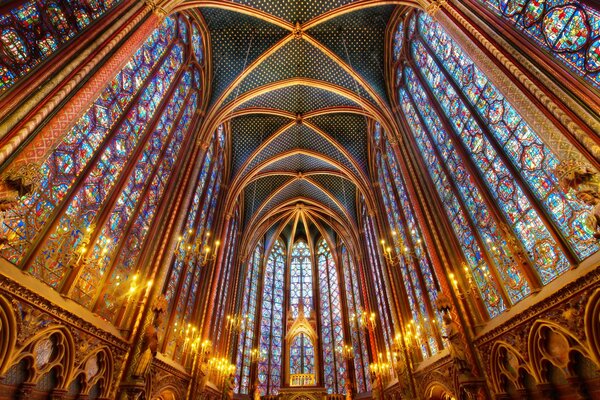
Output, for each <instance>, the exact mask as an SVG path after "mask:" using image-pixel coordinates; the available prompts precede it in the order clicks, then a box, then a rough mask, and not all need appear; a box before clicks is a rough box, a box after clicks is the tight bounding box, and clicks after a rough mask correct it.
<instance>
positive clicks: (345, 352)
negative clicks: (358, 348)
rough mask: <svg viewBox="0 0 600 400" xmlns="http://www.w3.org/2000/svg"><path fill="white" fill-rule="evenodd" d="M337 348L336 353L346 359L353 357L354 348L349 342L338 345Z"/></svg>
mask: <svg viewBox="0 0 600 400" xmlns="http://www.w3.org/2000/svg"><path fill="white" fill-rule="evenodd" d="M337 350H338V353H340V354H341V355H342V357H343V358H344V359H346V360H351V359H353V358H354V348H353V347H352V346H351V345H349V344H344V345H343V346H338V348H337Z"/></svg>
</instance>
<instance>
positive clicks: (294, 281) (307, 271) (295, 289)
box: [290, 240, 313, 318]
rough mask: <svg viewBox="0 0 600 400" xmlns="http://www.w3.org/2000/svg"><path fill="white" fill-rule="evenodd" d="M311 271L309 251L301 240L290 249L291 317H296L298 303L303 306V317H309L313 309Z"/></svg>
mask: <svg viewBox="0 0 600 400" xmlns="http://www.w3.org/2000/svg"><path fill="white" fill-rule="evenodd" d="M312 281H313V270H312V263H311V261H310V249H309V248H308V245H307V244H306V242H305V241H303V240H301V241H298V242H296V243H295V244H294V246H293V247H292V262H291V265H290V282H291V284H290V306H291V308H292V316H293V317H294V318H296V317H297V316H298V303H300V302H302V303H303V304H304V315H310V313H311V310H312V309H313V287H312Z"/></svg>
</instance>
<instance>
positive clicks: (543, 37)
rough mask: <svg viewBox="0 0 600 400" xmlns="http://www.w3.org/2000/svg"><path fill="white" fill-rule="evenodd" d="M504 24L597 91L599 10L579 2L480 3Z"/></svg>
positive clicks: (515, 0)
mask: <svg viewBox="0 0 600 400" xmlns="http://www.w3.org/2000/svg"><path fill="white" fill-rule="evenodd" d="M479 2H480V3H482V4H484V5H485V6H486V7H487V8H488V9H490V10H492V11H493V12H494V13H495V14H496V15H497V16H498V17H500V18H502V19H503V20H504V21H505V22H507V25H508V24H510V26H512V27H513V28H514V29H515V30H516V31H518V32H519V33H521V34H522V35H524V36H525V37H526V38H528V39H529V40H530V41H531V42H532V43H533V45H534V46H536V47H537V48H540V49H543V50H544V51H545V52H546V53H547V54H550V55H551V56H552V57H554V58H555V59H556V60H557V61H558V62H559V63H561V64H563V65H565V66H566V67H567V69H570V70H571V71H572V72H574V73H575V74H576V75H578V76H581V77H583V78H584V79H585V80H586V81H587V82H589V83H591V84H592V85H594V86H595V87H596V88H600V11H599V10H598V9H597V8H592V7H591V6H590V5H589V4H586V3H585V2H583V1H580V0H530V1H523V0H479Z"/></svg>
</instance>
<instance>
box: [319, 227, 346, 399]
mask: <svg viewBox="0 0 600 400" xmlns="http://www.w3.org/2000/svg"><path fill="white" fill-rule="evenodd" d="M317 266H318V274H319V295H320V300H321V301H320V306H321V311H320V314H321V343H322V346H323V371H324V377H325V382H324V383H325V388H326V389H327V391H328V392H329V393H345V391H346V388H345V384H346V378H345V374H346V365H345V363H344V358H343V356H342V353H341V352H340V350H341V346H343V344H344V332H343V329H344V328H343V323H342V309H341V306H342V305H341V302H342V300H341V298H340V287H339V283H338V273H337V269H336V265H335V261H334V259H333V255H332V254H331V250H330V249H329V246H328V245H327V242H326V241H325V240H323V239H321V241H320V242H319V244H318V246H317Z"/></svg>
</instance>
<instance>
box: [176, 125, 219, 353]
mask: <svg viewBox="0 0 600 400" xmlns="http://www.w3.org/2000/svg"><path fill="white" fill-rule="evenodd" d="M223 135H224V132H223V127H222V126H220V127H219V128H218V129H217V130H216V131H215V133H214V134H213V137H212V139H211V142H210V145H209V148H208V149H207V151H206V154H205V155H204V159H203V162H202V166H201V168H200V171H199V174H198V177H197V180H196V185H195V190H194V196H193V198H192V201H191V204H190V206H189V208H188V212H187V213H186V215H187V220H186V222H185V224H184V225H183V227H182V231H181V234H180V235H179V237H178V238H177V246H176V249H175V255H174V257H173V260H172V262H171V269H170V272H169V276H168V278H167V281H166V284H165V289H164V290H165V297H166V298H167V300H168V301H169V316H170V318H169V321H167V319H165V324H168V325H165V326H174V327H175V328H174V329H173V330H172V331H171V332H168V335H166V338H165V343H166V345H165V353H167V354H168V355H169V356H171V357H173V358H174V359H180V357H181V355H182V350H183V346H182V344H183V343H184V342H185V339H186V336H187V332H186V331H185V330H184V329H183V327H186V326H188V324H190V323H191V322H190V321H191V320H192V312H193V311H194V309H195V307H194V305H195V302H196V298H197V296H198V288H199V285H200V282H201V278H202V272H203V271H204V268H203V264H204V263H205V262H206V261H205V260H206V259H207V257H208V254H209V253H208V252H207V251H206V249H207V248H208V249H214V248H215V246H216V242H215V241H214V240H213V239H214V238H213V237H212V235H211V228H212V221H213V215H214V212H215V209H216V207H215V205H216V203H215V202H216V200H217V198H218V195H219V192H220V182H221V180H222V178H223V165H224V149H223V148H222V147H221V145H222V143H223V141H221V136H223ZM213 251H214V250H213ZM203 261H204V262H203Z"/></svg>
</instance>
